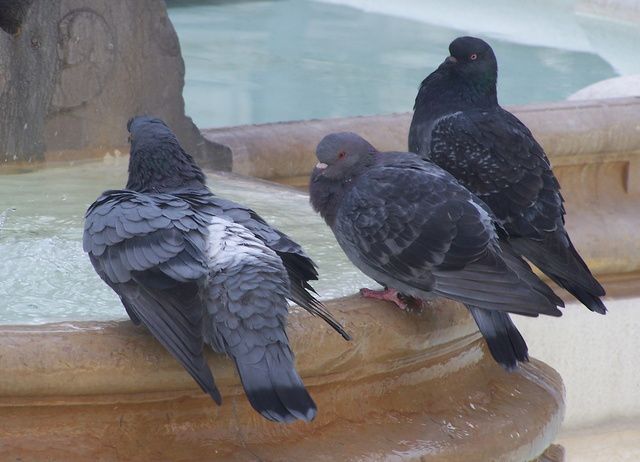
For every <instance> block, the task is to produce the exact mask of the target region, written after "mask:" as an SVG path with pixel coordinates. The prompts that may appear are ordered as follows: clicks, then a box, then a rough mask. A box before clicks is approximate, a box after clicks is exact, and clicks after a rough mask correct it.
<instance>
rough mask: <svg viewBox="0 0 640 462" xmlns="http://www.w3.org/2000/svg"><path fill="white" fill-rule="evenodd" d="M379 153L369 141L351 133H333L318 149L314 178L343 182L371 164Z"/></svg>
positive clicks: (321, 142)
mask: <svg viewBox="0 0 640 462" xmlns="http://www.w3.org/2000/svg"><path fill="white" fill-rule="evenodd" d="M376 152H378V151H377V150H376V148H374V147H373V146H372V145H371V144H370V143H369V142H368V141H367V140H365V139H364V138H362V137H361V136H360V135H357V134H355V133H351V132H343V133H332V134H330V135H327V136H325V137H324V138H322V141H320V143H319V144H318V147H317V148H316V156H317V157H318V161H319V162H318V164H316V168H315V169H314V171H313V174H312V178H318V177H320V176H322V177H324V178H328V179H331V180H337V181H342V180H346V179H348V178H351V177H352V176H353V175H354V174H356V173H357V171H358V170H359V169H360V168H362V167H366V166H367V165H368V164H370V163H371V161H372V159H373V157H372V154H374V153H376Z"/></svg>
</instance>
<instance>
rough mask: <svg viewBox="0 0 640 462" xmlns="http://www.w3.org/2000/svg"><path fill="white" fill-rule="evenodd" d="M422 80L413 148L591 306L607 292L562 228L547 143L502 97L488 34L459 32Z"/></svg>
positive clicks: (519, 248)
mask: <svg viewBox="0 0 640 462" xmlns="http://www.w3.org/2000/svg"><path fill="white" fill-rule="evenodd" d="M449 51H450V53H451V56H449V57H448V58H447V59H445V61H444V62H443V63H442V64H441V65H440V67H438V69H436V70H435V71H434V72H433V73H431V74H430V75H429V76H428V77H427V78H426V79H424V81H423V82H422V85H421V86H420V91H419V92H418V96H417V97H416V102H415V107H414V109H415V112H414V114H413V120H412V121H411V128H410V131H409V151H411V152H415V153H416V154H419V155H420V156H422V157H423V158H425V159H428V160H431V161H432V162H435V163H436V164H438V165H439V166H440V167H442V168H443V169H445V170H446V171H448V172H449V173H451V174H452V175H453V176H455V177H456V178H457V179H458V181H460V183H462V184H463V185H464V186H465V187H467V188H469V190H470V191H471V192H473V193H474V194H476V195H477V196H478V197H480V199H482V200H483V201H484V202H485V203H486V204H487V205H488V206H489V207H491V210H492V211H493V213H494V214H495V216H496V217H497V219H498V220H499V222H500V224H501V225H502V226H504V228H505V230H506V231H507V233H508V234H509V242H510V244H511V246H512V247H513V249H514V250H515V251H516V252H517V253H518V254H519V255H522V256H523V257H525V258H526V259H527V260H529V261H530V262H531V263H533V264H534V265H536V266H537V267H538V268H540V269H541V270H542V271H543V272H544V273H545V274H546V275H547V276H549V278H551V279H552V280H553V281H555V282H556V283H557V284H558V285H560V286H562V287H564V288H565V289H566V290H567V291H569V292H570V293H571V294H572V295H573V296H574V297H576V298H577V299H578V300H580V301H581V302H582V303H583V304H584V305H585V306H586V307H587V308H589V309H590V310H591V311H595V312H597V313H601V314H605V313H606V311H607V310H606V308H605V306H604V303H602V300H601V299H600V297H602V296H604V295H605V291H604V289H603V288H602V286H601V285H600V283H598V281H597V280H596V279H595V278H594V277H593V275H592V274H591V271H589V268H588V267H587V265H586V263H585V262H584V260H583V259H582V257H580V255H579V254H578V251H577V250H576V249H575V247H574V246H573V243H572V242H571V239H570V238H569V234H568V233H567V231H566V229H565V227H564V214H565V210H564V205H563V202H564V199H563V198H562V195H561V194H560V184H559V183H558V180H557V179H556V177H555V176H554V174H553V171H552V170H551V165H550V164H549V160H548V159H547V156H546V155H545V153H544V150H543V149H542V147H541V146H540V145H539V144H538V142H537V141H536V140H535V139H534V138H533V135H532V134H531V132H530V131H529V129H528V128H527V127H526V126H525V125H524V124H523V123H522V122H520V120H518V119H517V118H516V117H515V116H514V115H513V114H511V113H510V112H508V111H505V110H504V109H502V108H501V107H500V105H499V104H498V98H497V94H496V82H497V78H498V64H497V61H496V57H495V55H494V53H493V50H492V49H491V47H490V46H489V44H488V43H486V42H485V41H483V40H480V39H478V38H474V37H459V38H457V39H455V40H454V41H453V42H451V45H449Z"/></svg>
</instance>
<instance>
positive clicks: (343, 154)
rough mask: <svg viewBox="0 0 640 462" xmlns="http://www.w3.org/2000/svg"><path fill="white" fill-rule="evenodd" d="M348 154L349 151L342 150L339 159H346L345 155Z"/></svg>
mask: <svg viewBox="0 0 640 462" xmlns="http://www.w3.org/2000/svg"><path fill="white" fill-rule="evenodd" d="M346 155H347V153H346V152H344V151H340V152H339V153H338V159H344V156H346Z"/></svg>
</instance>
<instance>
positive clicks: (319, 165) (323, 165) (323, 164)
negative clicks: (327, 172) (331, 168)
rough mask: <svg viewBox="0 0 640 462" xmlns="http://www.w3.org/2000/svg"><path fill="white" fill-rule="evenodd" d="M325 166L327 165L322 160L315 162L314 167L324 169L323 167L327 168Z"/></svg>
mask: <svg viewBox="0 0 640 462" xmlns="http://www.w3.org/2000/svg"><path fill="white" fill-rule="evenodd" d="M327 167H328V165H327V164H325V163H324V162H318V163H317V164H316V168H317V169H318V170H324V169H325V168H327Z"/></svg>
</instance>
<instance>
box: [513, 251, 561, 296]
mask: <svg viewBox="0 0 640 462" xmlns="http://www.w3.org/2000/svg"><path fill="white" fill-rule="evenodd" d="M500 248H501V249H502V257H503V258H504V261H505V263H506V264H507V266H509V268H511V270H512V271H514V272H515V273H516V274H517V275H518V277H519V278H520V279H521V280H522V281H524V282H526V283H527V284H528V285H529V286H530V287H531V288H532V289H533V290H534V291H536V292H537V293H539V294H541V295H543V296H544V297H545V298H546V299H547V300H548V301H549V302H551V303H553V304H554V305H555V306H560V307H564V302H563V301H562V299H561V298H560V297H558V296H557V295H556V294H555V292H554V291H553V290H552V289H551V287H549V286H548V285H547V284H545V283H544V282H543V281H542V280H541V279H540V278H539V277H538V276H536V274H535V273H534V272H533V271H532V270H531V267H530V266H529V264H528V263H527V262H526V261H524V260H523V259H522V258H521V257H520V256H518V255H517V254H516V253H515V252H514V251H513V249H512V248H511V246H510V245H509V244H507V243H506V242H502V241H501V242H500Z"/></svg>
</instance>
